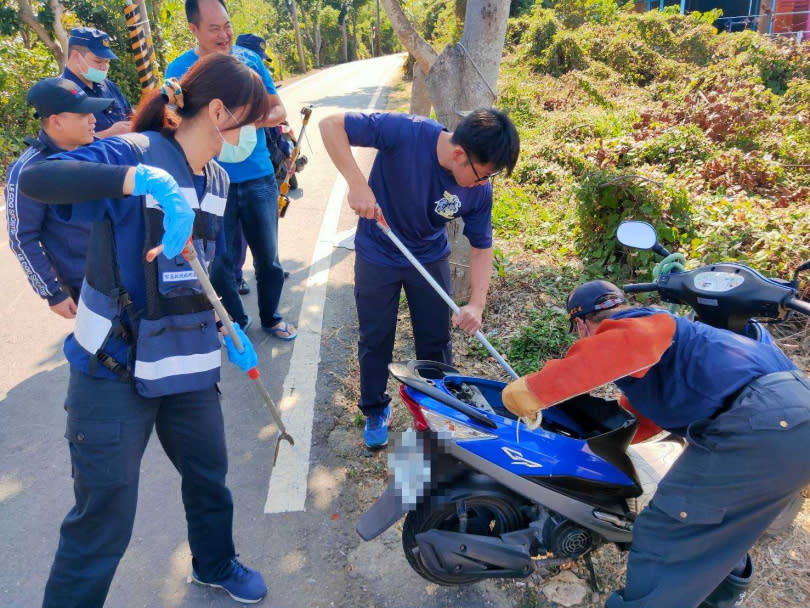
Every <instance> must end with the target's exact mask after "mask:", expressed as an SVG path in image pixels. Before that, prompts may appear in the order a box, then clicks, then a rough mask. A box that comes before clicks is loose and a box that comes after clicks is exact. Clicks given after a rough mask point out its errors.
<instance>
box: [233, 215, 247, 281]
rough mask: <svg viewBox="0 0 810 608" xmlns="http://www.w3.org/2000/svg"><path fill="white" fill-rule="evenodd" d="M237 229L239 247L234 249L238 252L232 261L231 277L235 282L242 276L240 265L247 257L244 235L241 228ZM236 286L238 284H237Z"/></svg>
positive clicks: (240, 279) (242, 264)
mask: <svg viewBox="0 0 810 608" xmlns="http://www.w3.org/2000/svg"><path fill="white" fill-rule="evenodd" d="M238 231H239V237H238V239H239V247H238V248H237V249H236V251H238V252H239V255H237V256H236V258H235V259H234V261H233V278H234V279H236V282H237V284H238V283H240V282H241V281H242V279H243V278H244V276H243V275H242V266H244V265H245V258H246V257H247V241H246V240H245V236H244V235H243V234H242V228H241V227H239V228H238ZM237 287H238V285H237Z"/></svg>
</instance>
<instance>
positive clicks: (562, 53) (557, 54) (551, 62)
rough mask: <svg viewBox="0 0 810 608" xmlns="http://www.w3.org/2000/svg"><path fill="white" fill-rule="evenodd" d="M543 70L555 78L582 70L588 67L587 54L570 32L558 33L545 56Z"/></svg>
mask: <svg viewBox="0 0 810 608" xmlns="http://www.w3.org/2000/svg"><path fill="white" fill-rule="evenodd" d="M541 65H542V68H543V69H544V70H545V71H546V72H548V73H549V74H551V75H553V76H560V75H562V74H565V73H566V72H570V71H571V70H582V69H585V67H586V66H587V65H588V60H587V59H586V57H585V53H583V52H582V49H581V48H580V47H579V44H578V43H577V39H576V37H575V36H574V35H572V34H571V33H569V32H565V31H563V32H559V33H557V34H556V35H555V36H554V38H553V40H552V43H551V46H550V47H549V48H547V49H546V51H545V53H544V54H543V61H542V64H541Z"/></svg>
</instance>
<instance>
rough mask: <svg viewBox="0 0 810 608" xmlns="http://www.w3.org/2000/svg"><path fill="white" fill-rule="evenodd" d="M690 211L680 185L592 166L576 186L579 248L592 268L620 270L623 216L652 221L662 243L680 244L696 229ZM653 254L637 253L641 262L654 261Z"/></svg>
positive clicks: (592, 269) (614, 272)
mask: <svg viewBox="0 0 810 608" xmlns="http://www.w3.org/2000/svg"><path fill="white" fill-rule="evenodd" d="M690 213H691V206H690V203H689V199H688V197H687V194H686V192H685V190H683V189H682V188H678V187H676V186H673V185H666V184H661V183H657V182H655V181H653V180H650V179H648V178H646V177H644V176H641V175H636V174H632V173H630V172H627V171H610V170H609V171H594V172H592V173H590V174H588V175H587V176H586V177H585V179H583V180H582V182H581V184H580V186H579V189H578V191H577V218H578V220H579V230H578V232H577V235H576V237H577V249H578V253H579V254H580V256H581V257H582V259H583V260H582V261H583V263H584V264H585V266H586V268H588V269H589V270H591V271H592V272H594V273H596V274H599V273H600V272H604V271H607V272H608V273H611V274H619V273H620V271H621V269H622V260H623V258H624V251H623V250H622V248H621V246H620V245H619V243H618V241H617V240H616V229H617V228H618V226H619V224H620V223H621V222H622V221H624V220H627V219H635V220H645V221H648V222H650V223H651V224H652V225H653V226H655V227H656V229H657V230H658V235H659V237H660V238H661V240H662V241H663V242H670V243H679V242H680V241H681V239H683V238H689V237H690V235H691V234H692V230H693V229H692V224H691V218H690ZM650 255H651V254H648V253H643V254H640V255H639V259H640V261H641V262H642V265H648V264H649V263H650V261H651V258H650ZM645 267H646V266H645Z"/></svg>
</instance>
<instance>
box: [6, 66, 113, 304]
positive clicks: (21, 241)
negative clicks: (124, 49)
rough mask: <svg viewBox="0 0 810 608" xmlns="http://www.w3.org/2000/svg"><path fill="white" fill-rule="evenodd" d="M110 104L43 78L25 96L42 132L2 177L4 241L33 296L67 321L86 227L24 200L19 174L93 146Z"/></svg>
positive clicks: (77, 286) (81, 263) (80, 273)
mask: <svg viewBox="0 0 810 608" xmlns="http://www.w3.org/2000/svg"><path fill="white" fill-rule="evenodd" d="M112 101H113V100H112V99H104V98H98V97H89V96H87V95H86V94H85V93H84V91H82V89H80V88H79V87H78V86H77V85H76V84H75V83H74V82H72V81H70V80H66V79H64V78H45V79H43V80H40V81H39V82H37V83H36V84H35V85H34V86H33V87H31V90H30V91H28V103H29V104H30V105H32V106H34V108H35V109H36V114H35V116H36V117H37V118H39V119H40V127H41V128H40V131H39V135H37V137H36V139H33V138H28V137H26V139H25V142H26V143H27V144H28V145H29V147H28V149H26V150H25V152H23V153H22V155H21V156H20V157H19V158H18V159H17V160H16V161H14V163H12V165H11V166H10V167H9V168H8V171H7V172H6V218H7V220H8V240H9V245H10V247H11V250H12V251H13V252H14V255H15V257H16V258H17V261H19V262H20V265H21V266H22V268H23V270H24V271H25V274H26V276H27V277H28V282H29V283H30V284H31V287H32V288H33V289H34V291H35V292H36V294H37V295H38V296H40V297H41V298H42V299H44V300H46V301H47V302H48V306H50V308H51V310H52V311H53V312H55V313H56V314H58V315H59V316H60V317H64V318H65V319H73V318H74V317H75V316H76V304H77V302H78V296H79V290H80V288H81V285H82V279H83V278H84V260H85V257H86V255H87V244H88V242H89V239H90V224H89V223H80V222H67V221H65V220H64V219H63V218H62V217H60V216H59V214H58V213H57V212H56V208H55V207H54V206H53V205H46V204H45V203H42V202H40V201H36V200H34V199H32V198H29V197H27V196H25V195H24V194H23V193H22V192H20V189H19V179H20V173H21V172H22V170H23V169H25V168H26V167H29V166H31V165H33V164H35V163H38V162H41V161H42V160H43V159H45V158H47V157H48V156H51V155H52V154H56V153H58V152H63V151H67V150H75V149H76V148H78V147H79V146H83V145H85V144H89V143H92V141H93V135H94V126H95V124H96V119H95V116H94V114H96V113H99V112H103V111H104V110H105V109H106V108H107V107H109V105H110V104H111V103H112Z"/></svg>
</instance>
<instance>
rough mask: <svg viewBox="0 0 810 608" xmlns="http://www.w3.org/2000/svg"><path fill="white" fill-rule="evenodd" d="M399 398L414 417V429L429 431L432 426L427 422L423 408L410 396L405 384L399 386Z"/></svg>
mask: <svg viewBox="0 0 810 608" xmlns="http://www.w3.org/2000/svg"><path fill="white" fill-rule="evenodd" d="M399 396H400V397H401V398H402V402H403V403H404V404H405V406H406V407H407V408H408V411H410V412H411V416H413V428H414V429H416V430H417V431H427V430H428V429H429V428H430V426H429V425H428V423H427V420H425V415H424V414H423V413H422V408H421V407H420V406H419V404H418V403H417V402H416V401H414V400H413V399H412V398H411V397H410V395H408V393H407V391H406V390H405V385H404V384H400V385H399Z"/></svg>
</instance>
